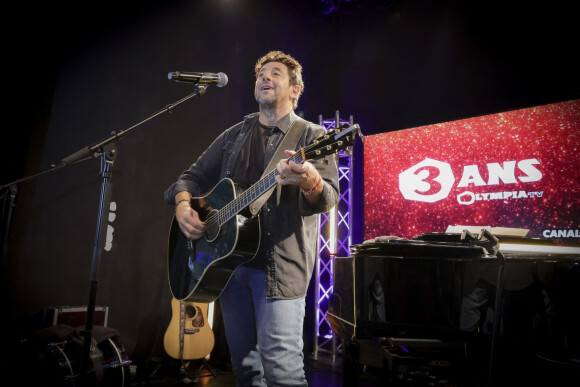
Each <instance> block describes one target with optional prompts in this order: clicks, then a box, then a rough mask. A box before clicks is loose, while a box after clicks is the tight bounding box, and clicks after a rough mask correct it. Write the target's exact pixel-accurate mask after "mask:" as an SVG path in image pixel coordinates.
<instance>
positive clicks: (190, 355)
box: [163, 298, 215, 360]
mask: <svg viewBox="0 0 580 387" xmlns="http://www.w3.org/2000/svg"><path fill="white" fill-rule="evenodd" d="M208 308H209V304H198V303H193V302H187V301H179V300H177V299H175V298H173V299H172V300H171V313H172V314H171V321H170V322H169V326H168V327H167V331H165V336H164V338H163V346H164V347H165V352H167V354H168V355H169V356H171V357H172V358H174V359H179V360H195V359H202V358H204V357H206V356H207V355H209V354H210V353H211V351H212V350H213V347H214V344H215V337H214V333H213V331H212V329H211V327H210V326H209V323H208V321H207V311H208Z"/></svg>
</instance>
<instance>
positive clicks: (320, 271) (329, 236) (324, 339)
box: [314, 111, 353, 360]
mask: <svg viewBox="0 0 580 387" xmlns="http://www.w3.org/2000/svg"><path fill="white" fill-rule="evenodd" d="M319 122H320V125H322V126H324V128H325V129H326V130H330V129H335V128H337V127H339V126H342V125H344V124H350V125H352V124H353V118H352V116H351V117H350V121H346V120H343V119H341V118H340V116H339V112H338V111H337V112H336V117H335V118H334V119H328V120H323V119H322V116H319ZM351 172H352V169H351V156H350V153H349V152H343V151H341V152H339V154H338V182H339V185H340V201H339V203H338V205H337V206H335V207H334V208H333V209H332V210H331V211H330V212H328V213H324V214H320V215H319V227H320V233H319V237H318V256H317V259H316V266H315V275H314V279H315V282H316V286H315V291H316V294H315V300H316V319H315V332H314V334H315V335H314V336H315V340H314V342H315V344H314V358H315V359H317V358H318V351H319V350H321V349H325V350H328V349H329V348H328V347H330V350H331V351H332V358H333V360H334V359H335V357H336V337H335V335H334V333H333V332H332V328H331V327H330V323H329V322H328V320H327V319H326V314H327V313H328V306H329V301H330V296H331V295H332V287H333V278H334V257H336V256H344V257H346V256H349V255H350V245H351V198H352V194H351Z"/></svg>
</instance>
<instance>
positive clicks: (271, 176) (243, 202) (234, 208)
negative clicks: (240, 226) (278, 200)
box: [206, 153, 303, 227]
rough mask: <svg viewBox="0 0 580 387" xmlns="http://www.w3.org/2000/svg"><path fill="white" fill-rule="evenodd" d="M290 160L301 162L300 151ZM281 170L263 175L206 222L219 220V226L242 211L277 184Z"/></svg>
mask: <svg viewBox="0 0 580 387" xmlns="http://www.w3.org/2000/svg"><path fill="white" fill-rule="evenodd" d="M288 160H292V161H294V162H295V163H296V164H300V163H301V162H302V161H303V159H302V157H301V154H300V153H296V154H294V155H293V156H291V157H290V158H288ZM279 174H280V172H278V170H277V169H274V170H273V171H270V172H269V173H268V174H267V175H265V176H264V177H262V178H261V179H260V180H258V181H257V182H256V183H254V184H253V185H251V186H250V188H248V189H247V190H246V191H244V192H243V193H242V194H240V196H237V197H236V198H235V199H234V200H232V201H231V202H229V203H228V204H226V205H225V206H224V207H223V208H221V209H220V210H219V211H217V213H215V214H214V215H213V216H212V218H211V219H207V221H206V222H214V221H217V222H218V226H219V227H221V226H222V225H224V224H225V223H226V222H227V221H228V220H230V219H231V218H233V217H234V216H236V215H237V214H238V213H239V212H240V211H242V210H243V209H244V208H246V207H247V206H249V205H250V203H252V202H253V201H254V200H256V199H258V198H259V197H260V196H262V195H263V194H264V193H265V192H266V191H268V190H269V189H270V188H271V187H273V186H274V185H275V184H276V176H278V175H279Z"/></svg>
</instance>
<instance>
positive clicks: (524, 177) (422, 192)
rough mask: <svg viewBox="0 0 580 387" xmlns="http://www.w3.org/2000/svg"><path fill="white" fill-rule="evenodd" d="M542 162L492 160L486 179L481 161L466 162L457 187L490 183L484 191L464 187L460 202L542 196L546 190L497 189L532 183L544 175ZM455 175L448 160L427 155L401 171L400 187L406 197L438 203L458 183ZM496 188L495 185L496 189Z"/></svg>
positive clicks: (458, 197) (533, 160) (488, 166)
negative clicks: (478, 162)
mask: <svg viewBox="0 0 580 387" xmlns="http://www.w3.org/2000/svg"><path fill="white" fill-rule="evenodd" d="M539 164H540V162H539V161H538V160H536V159H525V160H520V161H504V162H503V164H500V163H489V164H486V167H487V172H488V173H487V176H488V178H487V181H485V180H484V179H483V177H482V176H481V174H480V173H479V168H478V165H465V166H464V167H463V173H462V175H461V178H460V179H459V182H458V183H457V187H458V188H467V187H469V186H470V185H472V186H474V187H487V188H488V189H486V191H488V192H482V193H474V192H471V191H469V190H465V191H464V192H462V193H461V194H459V195H457V201H458V202H459V204H463V205H470V204H474V203H475V202H477V201H488V200H514V199H529V198H533V197H542V195H543V193H544V192H543V191H540V192H537V191H532V192H528V191H524V190H520V191H504V190H501V191H500V190H498V188H499V187H498V186H499V185H500V184H502V183H503V184H505V185H509V184H516V183H518V182H520V183H532V182H536V181H539V180H541V179H542V172H540V170H539V169H538V168H536V167H535V166H536V165H539ZM455 181H456V179H455V176H454V175H453V171H452V170H451V165H450V164H449V163H446V162H443V161H439V160H434V159H430V158H425V160H423V161H421V162H420V163H418V164H415V165H414V166H412V167H411V168H409V169H407V170H405V171H403V172H401V173H400V174H399V191H401V194H403V197H404V198H405V199H407V200H415V201H419V202H426V203H435V202H437V201H439V200H443V199H445V198H447V197H448V196H449V193H450V192H451V189H452V188H453V186H454V184H455ZM494 188H495V189H494Z"/></svg>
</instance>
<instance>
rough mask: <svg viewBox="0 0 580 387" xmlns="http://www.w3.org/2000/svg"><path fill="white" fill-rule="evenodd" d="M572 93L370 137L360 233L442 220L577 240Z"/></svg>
mask: <svg viewBox="0 0 580 387" xmlns="http://www.w3.org/2000/svg"><path fill="white" fill-rule="evenodd" d="M579 119H580V100H574V101H568V102H562V103H555V104H550V105H543V106H537V107H533V108H527V109H521V110H514V111H509V112H504V113H497V114H491V115H487V116H482V117H475V118H469V119H464V120H458V121H453V122H447V123H442V124H436V125H429V126H423V127H419V128H412V129H405V130H400V131H396V132H388V133H381V134H377V135H372V136H368V137H367V138H366V139H365V143H364V195H365V197H364V237H365V239H371V238H375V237H377V236H384V235H396V236H400V237H404V238H412V237H413V236H416V235H419V234H421V233H426V232H445V230H446V229H447V226H449V225H469V226H491V227H513V228H526V229H529V230H530V231H529V233H528V236H529V237H534V238H547V239H553V240H556V241H558V242H560V243H561V242H564V243H566V244H572V245H576V244H578V243H579V242H580V220H579V219H580V195H579V192H580V157H579V156H578V152H579V151H580V128H579Z"/></svg>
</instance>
